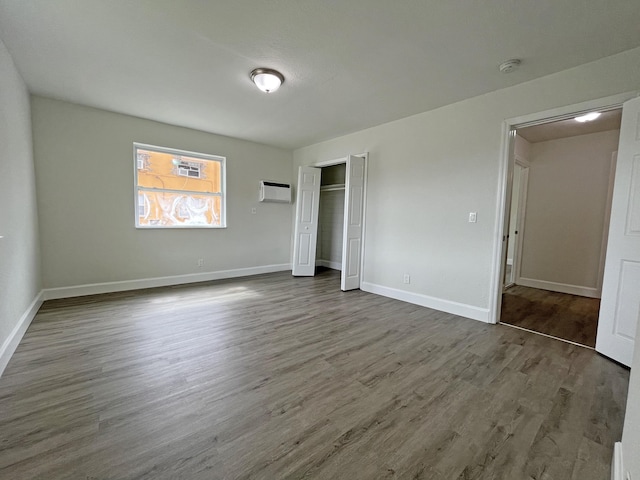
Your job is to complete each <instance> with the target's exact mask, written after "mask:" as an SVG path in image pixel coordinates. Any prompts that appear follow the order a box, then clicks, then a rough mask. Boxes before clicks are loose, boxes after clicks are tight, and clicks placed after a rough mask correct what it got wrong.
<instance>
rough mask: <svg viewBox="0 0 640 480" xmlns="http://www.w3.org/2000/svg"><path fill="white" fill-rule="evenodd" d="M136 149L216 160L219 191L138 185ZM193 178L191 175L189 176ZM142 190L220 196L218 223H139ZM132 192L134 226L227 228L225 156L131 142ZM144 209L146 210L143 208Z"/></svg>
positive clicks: (145, 227) (169, 228)
mask: <svg viewBox="0 0 640 480" xmlns="http://www.w3.org/2000/svg"><path fill="white" fill-rule="evenodd" d="M138 149H141V150H152V151H155V152H160V153H168V154H170V155H182V156H185V157H193V158H197V159H200V160H204V161H209V162H218V163H219V164H220V192H219V193H217V192H198V191H191V190H172V189H168V188H150V187H140V186H138ZM191 178H193V177H191ZM143 192H167V193H172V194H180V193H182V194H194V195H204V196H210V197H219V198H220V225H140V217H139V215H138V214H139V211H140V194H142V193H143ZM133 193H134V195H133V196H134V214H135V228H136V229H141V230H153V229H168V230H172V229H184V228H216V229H217V228H227V157H223V156H221V155H211V154H208V153H200V152H192V151H189V150H180V149H177V148H168V147H160V146H158V145H150V144H147V143H140V142H133ZM145 211H146V210H145Z"/></svg>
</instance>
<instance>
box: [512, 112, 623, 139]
mask: <svg viewBox="0 0 640 480" xmlns="http://www.w3.org/2000/svg"><path fill="white" fill-rule="evenodd" d="M621 122H622V109H621V108H617V109H615V110H609V111H608V112H603V113H602V115H600V116H599V117H598V118H597V119H595V120H593V121H591V122H584V123H580V122H576V120H575V119H574V118H569V119H567V120H559V121H557V122H550V123H543V124H541V125H535V126H533V127H525V128H519V129H517V133H518V135H520V136H521V137H522V138H524V139H525V140H527V141H528V142H529V143H538V142H547V141H549V140H557V139H559V138H567V137H575V136H576V135H586V134H588V133H598V132H606V131H609V130H620V123H621Z"/></svg>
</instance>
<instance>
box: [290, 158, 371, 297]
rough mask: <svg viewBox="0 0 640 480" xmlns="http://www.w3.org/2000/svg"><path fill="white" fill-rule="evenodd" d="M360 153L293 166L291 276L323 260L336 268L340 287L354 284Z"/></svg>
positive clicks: (362, 179)
mask: <svg viewBox="0 0 640 480" xmlns="http://www.w3.org/2000/svg"><path fill="white" fill-rule="evenodd" d="M366 159H367V154H366V153H365V154H361V155H349V156H348V157H345V158H342V159H338V160H332V161H328V162H322V163H319V164H316V165H314V166H301V167H299V171H298V189H297V194H296V214H295V215H296V216H295V228H294V244H293V261H292V274H293V275H294V276H313V275H315V273H316V265H318V266H324V267H329V268H334V269H339V270H340V288H341V290H343V291H346V290H354V289H358V288H360V283H361V281H362V265H363V257H364V255H363V250H364V219H365V211H364V207H365V194H366V188H365V187H366ZM321 205H322V206H323V208H322V209H321ZM340 223H341V226H340Z"/></svg>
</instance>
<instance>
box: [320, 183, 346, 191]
mask: <svg viewBox="0 0 640 480" xmlns="http://www.w3.org/2000/svg"><path fill="white" fill-rule="evenodd" d="M333 190H344V183H336V184H333V185H321V186H320V191H321V192H331V191H333Z"/></svg>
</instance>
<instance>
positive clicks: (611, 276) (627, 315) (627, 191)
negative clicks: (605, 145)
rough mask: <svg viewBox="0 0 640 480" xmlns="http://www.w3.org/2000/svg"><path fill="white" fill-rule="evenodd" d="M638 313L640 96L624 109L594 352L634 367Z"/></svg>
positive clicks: (639, 312)
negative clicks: (632, 364) (632, 363)
mask: <svg viewBox="0 0 640 480" xmlns="http://www.w3.org/2000/svg"><path fill="white" fill-rule="evenodd" d="M639 315H640V98H635V99H633V100H629V101H628V102H626V103H625V104H624V105H623V108H622V126H621V127H620V143H619V146H618V161H617V166H616V173H615V180H614V186H613V200H612V204H611V220H610V223H609V238H608V243H607V256H606V260H605V267H604V279H603V285H602V300H601V303H600V316H599V319H598V336H597V338H596V350H597V351H598V352H600V353H602V354H603V355H606V356H608V357H611V358H613V359H614V360H616V361H618V362H620V363H622V364H624V365H627V366H631V361H632V357H633V349H634V341H635V337H636V328H637V326H638V317H639Z"/></svg>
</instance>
